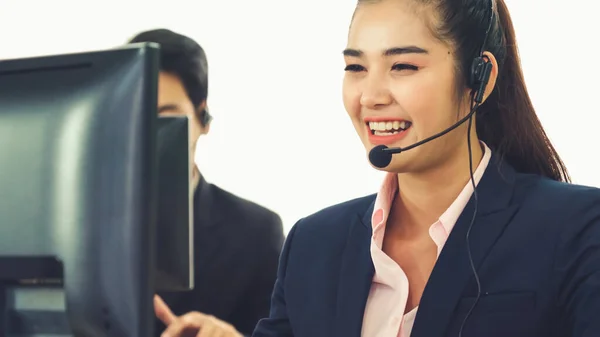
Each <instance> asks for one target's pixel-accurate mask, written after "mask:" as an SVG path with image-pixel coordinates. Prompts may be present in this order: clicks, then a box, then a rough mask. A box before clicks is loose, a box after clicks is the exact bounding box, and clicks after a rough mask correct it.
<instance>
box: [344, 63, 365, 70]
mask: <svg viewBox="0 0 600 337" xmlns="http://www.w3.org/2000/svg"><path fill="white" fill-rule="evenodd" d="M364 70H365V68H364V67H363V66H360V65H358V64H349V65H347V66H346V68H344V71H350V72H360V71H364Z"/></svg>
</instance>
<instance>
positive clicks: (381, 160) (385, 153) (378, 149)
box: [369, 72, 489, 168]
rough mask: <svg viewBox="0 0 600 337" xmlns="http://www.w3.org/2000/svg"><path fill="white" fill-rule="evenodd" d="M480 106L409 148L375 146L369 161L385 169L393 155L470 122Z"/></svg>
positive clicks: (474, 107)
mask: <svg viewBox="0 0 600 337" xmlns="http://www.w3.org/2000/svg"><path fill="white" fill-rule="evenodd" d="M487 76H488V78H489V72H488V75H487ZM480 101H481V100H480ZM479 105H480V103H479V102H476V103H475V105H474V106H473V108H472V109H471V111H470V112H469V114H468V115H466V116H465V117H464V118H462V119H461V120H459V121H458V122H456V123H455V124H453V125H452V126H451V127H449V128H447V129H445V130H444V131H442V132H440V133H437V134H435V135H433V136H431V137H428V138H425V139H423V140H421V141H419V142H416V143H414V144H412V145H409V146H407V147H387V146H385V145H378V146H375V147H374V148H372V149H371V151H369V161H370V162H371V165H373V166H375V167H378V168H384V167H386V166H388V165H389V164H390V162H392V155H393V154H396V153H400V152H404V151H408V150H410V149H414V148H415V147H417V146H421V145H423V144H425V143H428V142H430V141H432V140H434V139H436V138H439V137H441V136H443V135H445V134H447V133H448V132H450V131H452V130H454V129H456V128H457V127H459V126H460V125H461V124H463V123H464V122H466V121H468V120H469V119H470V118H471V117H472V116H473V114H474V113H475V112H476V111H477V108H478V107H479Z"/></svg>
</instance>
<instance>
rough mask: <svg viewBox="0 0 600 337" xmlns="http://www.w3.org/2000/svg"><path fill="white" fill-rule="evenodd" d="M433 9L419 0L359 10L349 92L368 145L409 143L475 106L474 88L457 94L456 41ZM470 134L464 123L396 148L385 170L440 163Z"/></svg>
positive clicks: (391, 0) (348, 103) (351, 110)
mask: <svg viewBox="0 0 600 337" xmlns="http://www.w3.org/2000/svg"><path fill="white" fill-rule="evenodd" d="M434 14H435V13H434V12H433V11H431V10H429V9H426V8H418V7H415V5H414V4H413V3H412V0H384V1H381V2H377V3H372V4H370V3H369V4H360V5H359V6H358V8H357V10H356V12H355V16H354V20H353V22H352V25H351V27H350V32H349V35H348V45H347V49H346V50H345V51H344V59H345V62H346V75H345V77H344V86H343V96H344V97H343V98H344V106H345V107H346V111H347V112H348V115H349V116H350V118H351V119H352V122H353V124H354V127H355V128H356V132H357V133H358V135H359V136H360V138H361V140H362V142H363V144H364V145H365V148H366V150H367V152H368V151H370V150H371V149H372V148H373V147H375V146H376V145H380V144H384V145H387V146H388V147H406V146H408V145H411V144H413V143H415V142H418V141H420V140H423V139H425V138H427V137H429V136H432V135H434V134H436V133H438V132H440V131H443V130H444V129H446V128H448V127H450V126H451V125H453V124H454V123H456V121H457V120H458V119H459V118H460V117H461V116H464V114H466V113H468V108H469V101H468V98H469V96H468V93H465V95H464V98H461V99H459V98H458V97H457V95H456V93H457V91H456V87H455V82H456V81H455V64H456V63H455V59H454V56H453V53H452V52H451V48H450V46H449V45H448V44H446V43H443V42H441V41H440V40H439V39H436V38H435V37H434V36H433V34H432V33H431V30H430V28H429V27H433V24H435V22H433V21H431V20H433V18H434ZM459 101H461V102H459ZM459 109H460V110H459ZM466 138H467V137H466V123H465V124H464V125H462V126H461V127H459V128H457V129H456V130H454V131H452V132H450V133H448V134H446V135H444V136H443V137H440V138H438V139H436V140H434V141H431V142H429V143H427V144H424V145H422V146H419V147H417V148H414V149H412V150H409V151H406V152H402V153H401V154H396V155H394V157H393V159H392V162H391V163H390V165H389V166H388V167H386V168H385V170H386V171H390V172H396V173H406V172H413V173H417V172H421V171H425V170H428V169H431V168H433V167H436V166H439V165H440V164H442V163H443V162H445V161H447V160H448V159H449V158H451V157H452V156H453V154H455V153H457V152H456V151H458V150H459V149H462V148H463V147H462V145H466V143H467V140H466Z"/></svg>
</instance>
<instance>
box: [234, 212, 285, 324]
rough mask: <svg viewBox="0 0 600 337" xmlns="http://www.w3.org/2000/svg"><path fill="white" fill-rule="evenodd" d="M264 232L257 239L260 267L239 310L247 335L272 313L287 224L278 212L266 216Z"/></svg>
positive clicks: (239, 316) (258, 263) (237, 318)
mask: <svg viewBox="0 0 600 337" xmlns="http://www.w3.org/2000/svg"><path fill="white" fill-rule="evenodd" d="M264 228H265V231H264V234H261V235H260V237H259V238H258V240H257V246H258V248H259V251H260V253H258V254H257V256H256V259H255V260H256V265H257V267H256V269H255V272H254V274H253V279H252V281H251V282H252V283H251V285H250V286H249V289H248V290H247V291H246V294H245V296H244V298H243V300H242V301H241V303H240V306H239V307H238V308H237V310H236V314H235V315H234V316H235V317H236V319H235V322H236V324H235V325H236V327H238V330H239V331H240V332H242V333H244V334H245V335H249V334H250V333H252V330H254V328H255V326H256V324H257V322H258V321H259V320H260V319H261V318H265V317H268V316H269V308H270V301H269V299H270V298H271V295H272V293H273V285H274V283H275V280H276V278H277V264H278V260H279V256H280V254H281V249H282V247H283V244H284V240H285V236H284V234H283V224H282V222H281V218H280V217H279V216H278V215H277V214H275V213H269V214H268V216H267V217H266V218H265V220H264Z"/></svg>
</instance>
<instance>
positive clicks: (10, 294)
mask: <svg viewBox="0 0 600 337" xmlns="http://www.w3.org/2000/svg"><path fill="white" fill-rule="evenodd" d="M0 305H1V306H0V308H1V310H2V311H1V313H2V315H1V317H0V337H72V334H71V333H70V328H69V323H68V319H67V315H66V311H65V293H64V290H63V288H62V286H56V285H52V284H42V285H40V284H22V283H21V284H7V283H4V284H0Z"/></svg>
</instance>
